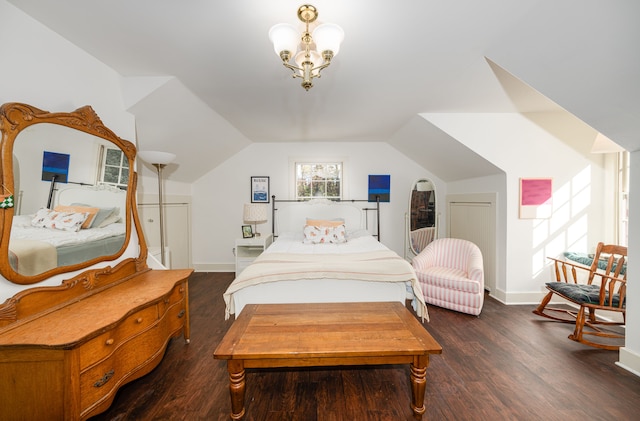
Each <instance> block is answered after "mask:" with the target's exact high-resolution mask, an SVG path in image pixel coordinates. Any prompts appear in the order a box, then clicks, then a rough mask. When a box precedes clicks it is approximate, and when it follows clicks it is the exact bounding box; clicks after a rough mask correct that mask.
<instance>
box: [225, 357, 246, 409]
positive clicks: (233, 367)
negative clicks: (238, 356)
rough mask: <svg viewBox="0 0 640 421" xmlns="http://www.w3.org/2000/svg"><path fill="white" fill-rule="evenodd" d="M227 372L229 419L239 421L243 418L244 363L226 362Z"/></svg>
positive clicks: (238, 361)
mask: <svg viewBox="0 0 640 421" xmlns="http://www.w3.org/2000/svg"><path fill="white" fill-rule="evenodd" d="M227 371H228V372H229V392H230V393H231V419H232V420H241V419H242V418H243V417H244V392H245V371H244V361H242V360H229V361H227Z"/></svg>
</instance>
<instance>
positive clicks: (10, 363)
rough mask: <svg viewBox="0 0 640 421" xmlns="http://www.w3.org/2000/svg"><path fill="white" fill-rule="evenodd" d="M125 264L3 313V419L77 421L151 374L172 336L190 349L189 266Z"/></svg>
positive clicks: (15, 302) (25, 298) (41, 291)
mask: <svg viewBox="0 0 640 421" xmlns="http://www.w3.org/2000/svg"><path fill="white" fill-rule="evenodd" d="M140 269H141V268H140V264H139V262H136V261H132V260H130V261H125V262H123V263H122V264H121V266H116V267H115V268H109V270H104V271H103V270H97V271H86V272H84V273H82V274H81V275H79V276H77V277H75V278H73V279H70V280H68V281H65V282H63V284H62V285H61V286H58V287H40V288H32V289H29V290H26V291H24V293H19V294H17V295H16V296H14V297H13V298H11V299H10V300H8V301H7V302H6V303H5V304H3V305H2V306H0V408H1V412H0V418H2V420H44V419H47V420H81V419H86V418H88V417H90V416H93V415H96V414H98V413H100V412H102V411H104V410H106V409H107V408H108V407H109V405H110V404H111V402H112V400H113V398H114V396H115V394H116V392H117V390H118V388H119V387H120V386H122V385H123V384H125V383H127V382H129V381H131V380H134V379H136V378H138V377H140V376H142V375H144V374H146V373H148V372H149V371H151V370H152V369H153V368H154V367H155V366H156V365H158V363H159V362H160V361H161V359H162V357H163V355H164V352H165V349H166V347H167V344H168V343H169V340H170V339H171V338H172V337H176V336H179V335H182V336H183V337H184V339H185V341H186V342H187V343H188V342H189V304H188V278H189V276H190V275H191V273H192V270H191V269H184V270H150V269H146V268H142V270H140Z"/></svg>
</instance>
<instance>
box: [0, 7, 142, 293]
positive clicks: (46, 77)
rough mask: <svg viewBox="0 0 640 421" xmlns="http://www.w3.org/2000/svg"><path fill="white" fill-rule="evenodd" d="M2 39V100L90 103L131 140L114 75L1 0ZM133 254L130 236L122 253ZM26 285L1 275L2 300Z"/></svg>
mask: <svg viewBox="0 0 640 421" xmlns="http://www.w3.org/2000/svg"><path fill="white" fill-rule="evenodd" d="M0 39H1V40H2V42H0V57H2V58H3V62H2V77H1V78H0V103H6V102H23V103H27V104H30V105H33V106H35V107H37V108H40V109H43V110H47V111H51V112H63V111H64V112H66V111H73V110H76V109H77V108H80V107H82V106H84V105H91V106H92V107H93V109H94V110H95V111H96V113H97V114H98V115H99V116H100V118H101V119H102V122H103V123H104V124H105V126H107V127H109V128H110V129H111V130H113V131H114V132H115V133H116V134H118V136H120V137H122V138H124V139H128V140H131V141H133V140H134V135H135V124H134V120H133V116H131V115H130V114H128V113H126V112H125V111H123V106H122V99H121V97H120V93H119V92H120V77H119V76H118V74H117V73H115V72H114V71H113V70H111V69H110V68H108V67H107V66H105V65H104V64H102V63H101V62H99V61H97V60H96V59H95V58H93V57H92V56H90V55H88V54H86V53H84V52H83V51H82V50H80V49H78V48H77V47H75V46H74V45H72V44H70V43H69V42H68V41H66V40H65V39H63V38H61V37H60V36H59V35H58V34H56V33H54V32H52V31H50V30H49V29H47V28H46V27H44V26H42V25H41V24H40V23H38V22H37V21H35V20H34V19H32V18H31V17H29V16H27V15H25V14H24V13H23V12H21V11H20V10H18V9H16V8H15V7H14V6H13V5H11V4H9V3H7V2H5V1H4V0H0ZM40 165H41V164H40ZM41 169H42V167H41V166H40V168H39V169H38V170H37V171H41ZM45 201H46V198H45ZM137 252H138V246H137V238H135V236H134V238H132V241H131V242H130V247H129V249H127V251H126V252H125V255H124V256H131V255H137ZM124 256H123V257H124ZM111 264H113V263H111ZM98 266H100V265H96V267H98ZM69 277H70V275H69V274H67V275H66V276H65V277H64V278H65V279H67V278H69ZM62 279H63V277H61V276H57V277H52V278H50V279H49V280H47V281H44V282H41V283H40V284H39V285H43V286H44V285H57V284H59V283H60V281H61V280H62ZM29 287H31V286H29V285H16V284H13V283H11V282H8V281H7V280H5V279H4V278H0V303H1V302H4V301H5V299H7V298H9V297H11V296H13V295H14V294H16V293H17V292H18V291H20V290H22V289H25V288H29Z"/></svg>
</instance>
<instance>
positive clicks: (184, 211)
mask: <svg viewBox="0 0 640 421" xmlns="http://www.w3.org/2000/svg"><path fill="white" fill-rule="evenodd" d="M158 209H159V208H158V205H157V204H146V203H143V204H140V205H138V212H139V216H140V222H141V224H142V230H143V232H144V236H145V239H146V240H147V246H148V247H157V248H158V249H159V248H160V213H159V211H158ZM164 231H165V242H164V246H165V247H166V248H168V249H169V261H168V262H167V266H168V267H169V268H171V269H182V268H190V267H192V264H191V209H190V206H189V204H188V203H166V204H165V205H164Z"/></svg>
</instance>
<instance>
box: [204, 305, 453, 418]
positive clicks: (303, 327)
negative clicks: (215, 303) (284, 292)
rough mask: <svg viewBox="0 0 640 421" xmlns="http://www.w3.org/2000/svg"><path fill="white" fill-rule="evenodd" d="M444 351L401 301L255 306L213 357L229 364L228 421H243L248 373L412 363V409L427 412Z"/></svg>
mask: <svg viewBox="0 0 640 421" xmlns="http://www.w3.org/2000/svg"><path fill="white" fill-rule="evenodd" d="M440 353H442V347H441V346H440V345H439V344H438V343H437V342H436V341H435V340H434V339H433V338H432V337H431V335H430V334H429V332H427V331H426V329H425V328H424V327H423V326H422V325H421V324H420V322H419V321H418V320H417V319H416V317H415V316H414V315H413V314H412V313H411V312H410V311H409V310H408V309H407V308H406V307H405V306H404V305H403V304H401V303H399V302H378V303H328V304H327V303H320V304H251V305H247V306H245V307H244V309H243V310H242V312H241V313H240V315H239V316H238V318H237V319H236V321H235V322H234V323H233V325H232V326H231V328H230V329H229V331H228V332H227V334H226V335H225V336H224V338H223V339H222V342H220V345H218V347H217V349H216V350H215V352H214V354H213V356H214V358H217V359H223V360H227V370H228V371H229V380H230V386H229V390H230V392H231V419H233V420H240V419H242V418H243V417H244V414H245V408H244V395H245V369H246V368H270V367H316V366H341V365H381V364H411V375H410V378H411V394H412V402H411V408H412V409H413V412H414V414H415V416H416V417H417V418H421V417H422V414H424V412H425V406H424V392H425V388H426V373H427V366H428V365H429V354H440Z"/></svg>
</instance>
